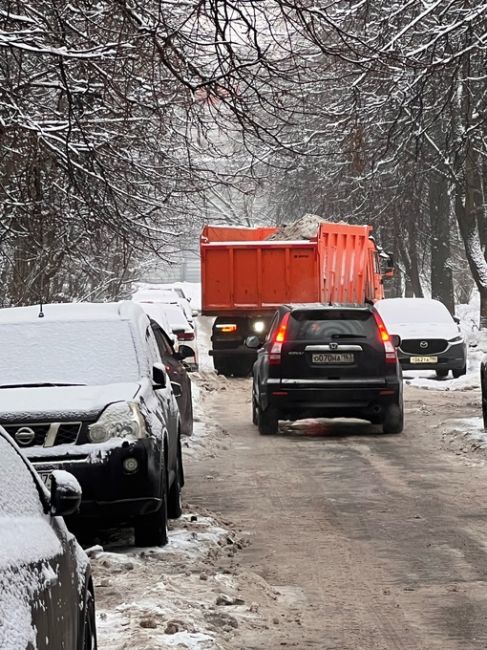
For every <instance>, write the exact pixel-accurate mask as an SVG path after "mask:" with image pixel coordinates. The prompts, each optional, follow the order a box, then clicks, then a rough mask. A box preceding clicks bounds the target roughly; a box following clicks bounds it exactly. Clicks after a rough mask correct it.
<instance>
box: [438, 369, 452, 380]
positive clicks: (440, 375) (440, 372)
mask: <svg viewBox="0 0 487 650" xmlns="http://www.w3.org/2000/svg"><path fill="white" fill-rule="evenodd" d="M448 373H449V370H448V368H439V369H438V370H437V371H436V376H437V377H438V379H444V378H445V377H448ZM454 376H455V375H454Z"/></svg>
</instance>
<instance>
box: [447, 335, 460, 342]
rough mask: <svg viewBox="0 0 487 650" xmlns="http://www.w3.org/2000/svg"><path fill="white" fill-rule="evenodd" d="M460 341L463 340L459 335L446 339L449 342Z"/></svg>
mask: <svg viewBox="0 0 487 650" xmlns="http://www.w3.org/2000/svg"><path fill="white" fill-rule="evenodd" d="M461 341H463V336H460V335H458V336H454V337H453V338H452V339H448V342H449V343H460V342H461Z"/></svg>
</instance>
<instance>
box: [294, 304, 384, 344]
mask: <svg viewBox="0 0 487 650" xmlns="http://www.w3.org/2000/svg"><path fill="white" fill-rule="evenodd" d="M289 324H290V328H289V330H290V331H289V338H290V339H293V340H295V341H314V340H320V341H322V340H329V339H335V338H336V339H339V338H371V337H374V336H376V334H377V325H376V322H375V319H374V316H373V314H372V313H371V312H370V311H358V310H341V309H340V310H337V309H333V310H328V311H326V310H323V311H318V310H315V309H313V310H303V311H295V312H292V313H291V320H290V323H289Z"/></svg>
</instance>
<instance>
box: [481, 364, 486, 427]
mask: <svg viewBox="0 0 487 650" xmlns="http://www.w3.org/2000/svg"><path fill="white" fill-rule="evenodd" d="M481 373H482V374H481V382H480V383H481V387H482V416H483V419H484V429H485V430H486V431H487V368H484V364H482V369H481Z"/></svg>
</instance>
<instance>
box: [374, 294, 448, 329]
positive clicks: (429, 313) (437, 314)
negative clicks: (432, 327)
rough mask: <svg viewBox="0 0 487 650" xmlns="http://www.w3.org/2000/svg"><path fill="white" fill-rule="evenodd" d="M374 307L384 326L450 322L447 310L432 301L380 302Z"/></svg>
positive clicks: (439, 303)
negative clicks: (389, 324) (388, 324)
mask: <svg viewBox="0 0 487 650" xmlns="http://www.w3.org/2000/svg"><path fill="white" fill-rule="evenodd" d="M376 307H377V310H378V311H379V313H380V315H381V316H382V318H383V319H384V321H385V322H386V324H387V323H444V324H451V322H452V317H451V315H450V312H449V311H448V309H447V308H446V307H445V306H444V305H443V304H442V303H441V302H437V301H434V300H420V299H411V300H381V301H379V302H378V303H377V305H376Z"/></svg>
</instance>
